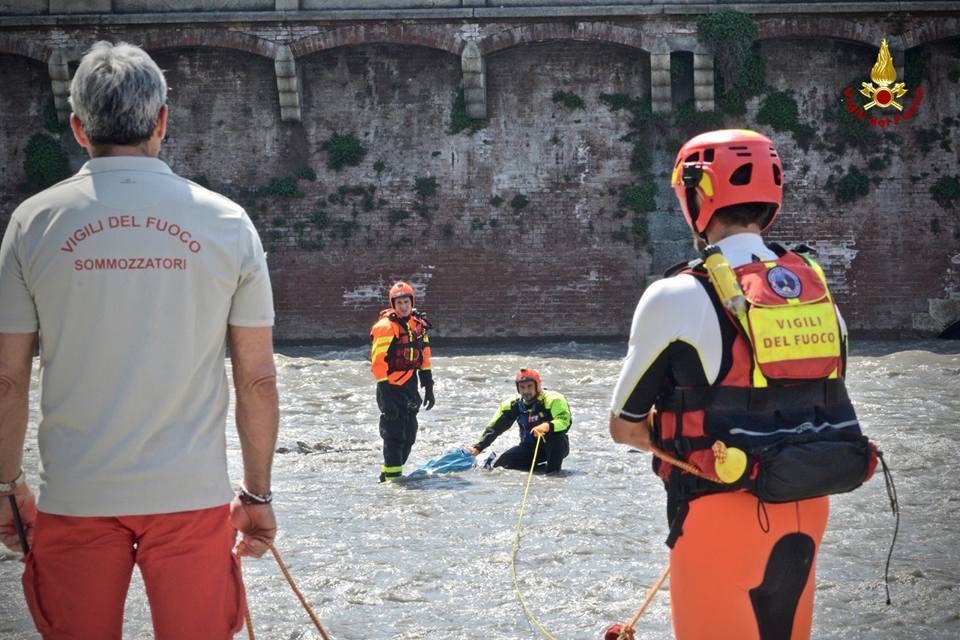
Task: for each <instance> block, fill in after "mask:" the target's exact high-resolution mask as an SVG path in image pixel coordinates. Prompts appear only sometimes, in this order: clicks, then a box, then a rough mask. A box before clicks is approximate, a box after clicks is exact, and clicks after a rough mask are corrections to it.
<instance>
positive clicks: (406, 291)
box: [390, 280, 417, 307]
mask: <svg viewBox="0 0 960 640" xmlns="http://www.w3.org/2000/svg"><path fill="white" fill-rule="evenodd" d="M403 296H407V297H408V298H410V303H411V304H412V305H413V306H417V294H416V292H415V291H414V290H413V287H411V286H410V285H409V284H407V283H406V282H404V281H402V280H401V281H400V282H397V283H394V285H393V286H392V287H390V306H391V307H394V306H396V305H394V304H393V301H394V300H396V299H397V298H402V297H403Z"/></svg>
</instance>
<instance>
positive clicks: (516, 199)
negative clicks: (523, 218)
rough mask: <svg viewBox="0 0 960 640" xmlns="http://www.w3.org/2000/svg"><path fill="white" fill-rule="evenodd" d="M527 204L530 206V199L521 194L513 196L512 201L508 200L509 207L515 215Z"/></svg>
mask: <svg viewBox="0 0 960 640" xmlns="http://www.w3.org/2000/svg"><path fill="white" fill-rule="evenodd" d="M528 204H530V199H529V198H528V197H527V196H526V195H524V194H522V193H518V194H517V195H515V196H513V199H512V200H510V206H511V207H513V210H514V211H515V212H517V213H520V210H521V209H523V208H525V207H526V206H527V205H528Z"/></svg>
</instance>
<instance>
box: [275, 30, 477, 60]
mask: <svg viewBox="0 0 960 640" xmlns="http://www.w3.org/2000/svg"><path fill="white" fill-rule="evenodd" d="M367 44H402V45H412V46H417V47H427V48H429V49H439V50H441V51H446V52H447V53H451V54H453V55H455V56H459V55H460V51H461V50H462V45H461V43H460V42H459V41H458V39H457V38H456V35H455V33H454V32H453V31H451V32H449V33H444V34H442V35H441V34H438V33H437V31H436V30H431V29H430V28H426V27H421V26H419V25H408V24H383V25H354V26H348V27H339V28H337V29H331V30H329V31H325V32H323V33H318V34H316V35H312V36H308V37H306V38H303V39H301V40H297V41H296V42H293V43H291V44H290V49H291V50H292V51H293V56H294V57H295V58H300V57H303V56H307V55H310V54H311V53H316V52H318V51H326V50H327V49H335V48H337V47H352V46H360V45H367Z"/></svg>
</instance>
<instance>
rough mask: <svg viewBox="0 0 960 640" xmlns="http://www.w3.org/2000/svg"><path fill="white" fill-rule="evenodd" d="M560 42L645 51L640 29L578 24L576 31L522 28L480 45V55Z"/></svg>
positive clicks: (554, 25) (537, 26) (563, 27)
mask: <svg viewBox="0 0 960 640" xmlns="http://www.w3.org/2000/svg"><path fill="white" fill-rule="evenodd" d="M557 40H561V41H562V40H575V41H579V42H604V43H609V44H618V45H622V46H625V47H632V48H635V49H643V33H642V32H641V31H640V30H639V29H632V28H630V27H621V26H617V25H613V24H609V23H604V22H578V23H576V29H571V28H570V25H569V24H566V23H548V24H531V25H521V26H519V27H514V28H513V29H507V30H504V31H500V32H499V33H495V34H492V35H490V36H487V37H486V38H484V39H483V40H481V41H480V42H479V43H478V44H479V46H480V52H481V53H482V54H484V55H486V54H488V53H494V52H496V51H503V50H504V49H510V48H512V47H516V46H519V45H523V44H533V43H538V42H550V41H557Z"/></svg>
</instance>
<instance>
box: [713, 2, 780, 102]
mask: <svg viewBox="0 0 960 640" xmlns="http://www.w3.org/2000/svg"><path fill="white" fill-rule="evenodd" d="M756 37H757V26H756V25H755V24H754V22H753V20H752V19H751V18H750V16H749V15H747V14H745V13H741V12H739V11H718V12H716V13H708V14H705V15H703V16H700V18H699V19H698V20H697V40H699V41H700V42H702V43H703V44H705V45H706V46H707V47H709V48H710V50H711V51H713V54H714V64H715V68H716V70H717V75H718V76H719V79H720V82H719V83H718V84H719V85H721V86H720V87H718V88H719V89H721V91H718V92H717V95H718V96H719V100H718V102H719V104H720V106H721V109H722V110H723V111H724V112H725V113H730V114H734V115H740V114H743V113H744V112H745V110H746V107H745V105H744V103H745V101H746V99H747V98H749V97H750V96H752V95H756V94H758V93H759V92H760V91H762V90H763V87H764V81H763V77H764V75H763V74H764V65H763V58H762V57H761V56H760V54H759V50H758V47H757V46H756V44H755V43H754V40H755V39H756Z"/></svg>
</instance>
